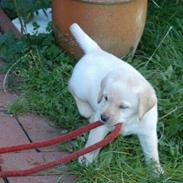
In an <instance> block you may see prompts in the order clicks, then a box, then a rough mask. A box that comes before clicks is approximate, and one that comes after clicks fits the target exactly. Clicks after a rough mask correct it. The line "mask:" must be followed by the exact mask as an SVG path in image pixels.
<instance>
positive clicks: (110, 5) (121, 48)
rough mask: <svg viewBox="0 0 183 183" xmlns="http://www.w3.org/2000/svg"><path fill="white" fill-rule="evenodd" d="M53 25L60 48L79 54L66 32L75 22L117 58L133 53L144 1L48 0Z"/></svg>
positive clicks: (142, 15)
mask: <svg viewBox="0 0 183 183" xmlns="http://www.w3.org/2000/svg"><path fill="white" fill-rule="evenodd" d="M52 9H53V23H54V31H55V35H56V38H57V40H58V42H59V44H60V46H61V47H63V48H64V49H66V50H67V51H69V52H70V53H71V54H73V55H75V56H76V57H80V56H81V55H82V51H81V49H80V48H78V46H77V44H76V43H75V41H74V40H73V37H72V36H71V34H70V32H69V26H70V25H71V24H72V23H74V22H76V23H78V24H79V25H80V26H81V27H82V28H83V29H84V31H86V32H87V34H89V35H90V36H91V37H92V38H93V39H94V40H96V42H97V43H98V44H99V45H100V46H101V47H102V48H103V49H105V50H107V51H108V52H110V53H113V54H115V55H117V56H119V57H122V56H125V55H126V54H128V53H129V51H130V50H132V51H133V52H134V51H135V50H136V48H137V45H138V43H139V41H140V38H141V36H142V33H143V30H144V25H145V20H146V12H147V0H52Z"/></svg>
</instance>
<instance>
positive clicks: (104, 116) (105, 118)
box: [100, 114, 109, 123]
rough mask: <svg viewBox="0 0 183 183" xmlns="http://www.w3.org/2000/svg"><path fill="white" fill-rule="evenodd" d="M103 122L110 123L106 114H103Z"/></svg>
mask: <svg viewBox="0 0 183 183" xmlns="http://www.w3.org/2000/svg"><path fill="white" fill-rule="evenodd" d="M100 118H101V120H102V121H103V122H104V123H106V122H108V121H109V116H107V115H106V114H101V117H100Z"/></svg>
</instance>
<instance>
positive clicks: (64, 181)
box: [0, 62, 76, 183]
mask: <svg viewBox="0 0 183 183" xmlns="http://www.w3.org/2000/svg"><path fill="white" fill-rule="evenodd" d="M2 64H3V65H4V63H3V62H0V66H1V65H2ZM3 78H4V75H3V74H0V147H4V146H8V145H18V144H22V143H31V142H35V141H38V140H45V139H49V138H52V137H55V136H57V135H60V134H61V133H62V131H61V130H58V129H55V128H54V127H51V126H50V125H49V123H50V122H49V121H48V120H47V119H45V118H44V117H40V116H36V115H33V114H24V115H22V116H18V117H16V118H15V117H12V116H10V115H7V114H6V105H7V104H8V103H9V102H12V101H13V100H15V99H16V95H15V94H12V93H9V92H6V93H5V92H4V91H3V90H2V82H3ZM66 154H68V153H66V152H62V151H61V150H60V149H59V148H58V147H57V146H53V147H48V148H40V149H33V150H28V151H24V152H16V153H11V154H2V155H0V169H2V170H14V169H28V168H31V167H34V166H36V165H40V164H43V163H46V162H49V161H54V160H57V159H59V158H61V157H63V156H64V155H66ZM74 182H76V177H75V176H73V175H71V172H70V171H69V169H68V168H67V166H60V167H57V168H54V169H51V170H49V171H45V172H41V173H38V174H36V175H32V176H27V177H11V178H7V179H1V178H0V183H74Z"/></svg>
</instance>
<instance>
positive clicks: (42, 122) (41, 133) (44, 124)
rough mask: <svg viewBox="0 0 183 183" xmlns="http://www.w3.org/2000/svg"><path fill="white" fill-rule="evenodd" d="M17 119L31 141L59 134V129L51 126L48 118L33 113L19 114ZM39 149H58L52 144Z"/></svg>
mask: <svg viewBox="0 0 183 183" xmlns="http://www.w3.org/2000/svg"><path fill="white" fill-rule="evenodd" d="M18 120H19V121H20V123H21V124H22V126H23V127H24V129H25V130H26V132H27V134H28V135H29V137H30V138H31V140H32V141H33V142H35V141H40V140H46V139H51V138H53V137H56V136H58V135H61V130H60V129H56V128H54V127H51V126H50V125H49V123H50V122H49V120H48V119H46V118H43V117H40V116H36V115H33V114H25V115H23V116H19V117H18ZM40 150H41V151H60V149H59V148H58V147H57V146H56V145H54V146H50V147H46V148H40Z"/></svg>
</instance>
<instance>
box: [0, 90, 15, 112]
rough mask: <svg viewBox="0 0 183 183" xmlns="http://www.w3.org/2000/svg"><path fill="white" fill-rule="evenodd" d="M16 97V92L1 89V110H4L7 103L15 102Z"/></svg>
mask: <svg viewBox="0 0 183 183" xmlns="http://www.w3.org/2000/svg"><path fill="white" fill-rule="evenodd" d="M15 99H16V95H15V94H11V93H8V92H3V91H0V110H4V109H5V108H6V105H7V104H8V103H10V102H13V101H14V100H15Z"/></svg>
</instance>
